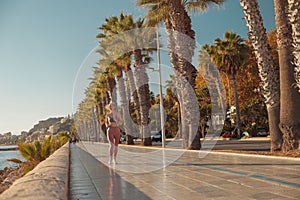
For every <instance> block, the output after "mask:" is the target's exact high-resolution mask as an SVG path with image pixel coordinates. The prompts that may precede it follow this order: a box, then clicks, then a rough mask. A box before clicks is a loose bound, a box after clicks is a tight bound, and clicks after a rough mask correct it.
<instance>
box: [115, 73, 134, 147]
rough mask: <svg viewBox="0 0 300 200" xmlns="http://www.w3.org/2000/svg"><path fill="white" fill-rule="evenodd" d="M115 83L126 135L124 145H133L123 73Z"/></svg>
mask: <svg viewBox="0 0 300 200" xmlns="http://www.w3.org/2000/svg"><path fill="white" fill-rule="evenodd" d="M117 83H118V86H119V94H120V104H121V108H122V111H123V112H122V114H123V120H124V129H125V133H126V139H127V140H126V144H134V143H133V139H132V136H131V133H132V126H131V117H130V113H129V105H128V103H129V100H128V97H127V94H126V88H125V84H124V79H123V73H122V71H120V75H119V76H118V79H117Z"/></svg>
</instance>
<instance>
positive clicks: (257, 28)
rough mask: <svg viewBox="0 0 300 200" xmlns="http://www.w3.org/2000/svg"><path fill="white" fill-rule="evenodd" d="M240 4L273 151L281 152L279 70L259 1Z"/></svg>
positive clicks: (242, 1)
mask: <svg viewBox="0 0 300 200" xmlns="http://www.w3.org/2000/svg"><path fill="white" fill-rule="evenodd" d="M240 4H241V6H242V8H243V10H244V14H245V20H246V22H247V26H248V28H249V38H250V41H251V44H252V46H253V48H254V53H255V56H256V59H257V63H258V70H259V76H260V79H261V81H262V84H263V87H262V88H263V91H262V93H263V95H264V97H265V99H266V100H265V103H266V106H267V111H268V118H269V132H270V136H271V151H280V150H281V145H282V133H281V131H280V129H279V126H278V124H279V122H280V89H279V69H278V67H277V66H275V64H274V59H273V57H272V54H271V52H270V46H269V44H268V38H267V33H266V29H265V28H264V25H263V19H262V17H261V15H260V11H259V7H258V4H257V1H256V0H253V1H247V0H240Z"/></svg>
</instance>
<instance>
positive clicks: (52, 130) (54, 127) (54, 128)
mask: <svg viewBox="0 0 300 200" xmlns="http://www.w3.org/2000/svg"><path fill="white" fill-rule="evenodd" d="M59 125H60V123H56V124H54V125H52V126H49V129H48V132H49V133H51V134H55V133H57V131H58V130H59Z"/></svg>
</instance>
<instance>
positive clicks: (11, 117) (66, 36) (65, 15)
mask: <svg viewBox="0 0 300 200" xmlns="http://www.w3.org/2000/svg"><path fill="white" fill-rule="evenodd" d="M259 4H260V6H261V12H262V15H263V18H264V20H265V21H264V23H265V27H266V29H267V30H269V29H270V28H273V29H274V28H275V22H274V8H273V0H260V1H259ZM121 11H123V12H125V13H132V14H134V15H135V16H136V17H143V16H144V15H145V11H144V10H143V9H141V8H136V7H135V1H133V0H119V1H116V0H0V92H1V96H0V133H5V132H9V131H11V132H13V134H19V133H20V131H22V130H25V131H28V130H29V129H30V128H32V126H33V125H34V124H36V123H37V122H38V121H39V120H44V119H47V118H49V117H59V116H66V115H68V114H71V113H72V110H73V108H72V91H73V84H74V80H75V77H76V74H77V71H78V70H79V67H80V65H81V63H82V62H83V60H84V59H85V57H86V56H87V55H88V54H89V52H90V51H91V50H92V49H93V48H94V47H95V46H96V45H97V41H96V39H95V36H96V35H97V33H98V31H97V27H99V26H100V25H101V24H102V23H103V22H104V20H105V18H106V17H110V16H113V15H119V14H120V12H121ZM242 17H243V12H242V9H241V7H240V5H239V1H237V0H227V3H225V5H224V8H212V9H209V10H208V11H206V12H205V13H202V14H197V15H193V16H192V22H193V29H194V30H195V31H196V39H197V42H198V43H200V44H205V43H211V42H212V41H213V40H214V39H215V38H217V37H222V36H223V33H224V32H225V31H227V30H230V31H234V32H236V33H238V34H239V35H241V36H242V37H243V38H246V34H247V28H246V25H245V22H244V21H243V20H242Z"/></svg>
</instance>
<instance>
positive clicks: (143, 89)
mask: <svg viewBox="0 0 300 200" xmlns="http://www.w3.org/2000/svg"><path fill="white" fill-rule="evenodd" d="M133 54H134V60H135V63H134V65H135V71H134V74H135V77H136V84H137V88H138V89H137V91H138V97H139V102H140V111H141V127H142V139H143V140H142V143H143V145H144V146H151V145H152V141H151V135H150V129H149V123H150V118H149V110H150V108H151V102H150V90H149V85H148V82H149V78H148V75H147V73H146V68H145V66H143V61H142V51H141V49H135V50H134V51H133Z"/></svg>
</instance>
